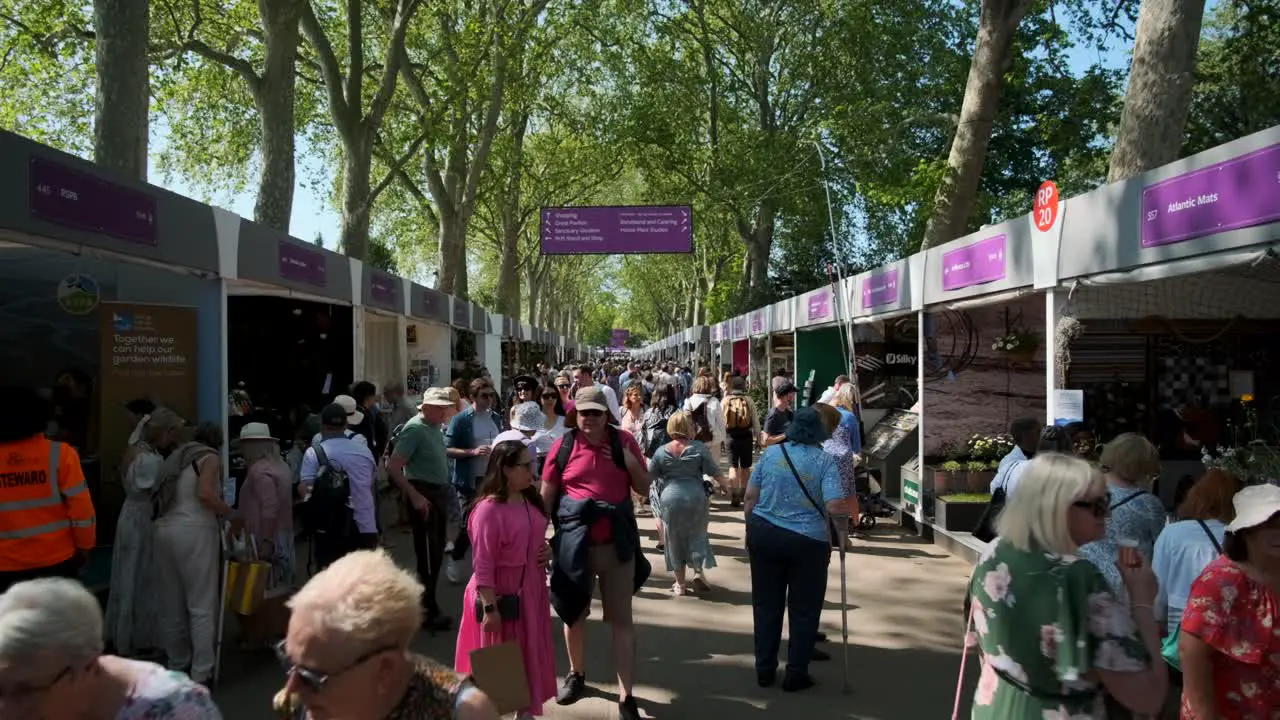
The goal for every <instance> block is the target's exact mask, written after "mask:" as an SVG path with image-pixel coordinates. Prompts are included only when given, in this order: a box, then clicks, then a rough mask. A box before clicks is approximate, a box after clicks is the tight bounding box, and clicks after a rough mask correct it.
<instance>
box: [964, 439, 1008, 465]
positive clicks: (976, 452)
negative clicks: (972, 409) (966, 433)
mask: <svg viewBox="0 0 1280 720" xmlns="http://www.w3.org/2000/svg"><path fill="white" fill-rule="evenodd" d="M1011 452H1013V438H1012V437H1011V436H1009V435H982V434H980V433H978V434H975V435H974V436H973V437H971V438H969V457H971V458H973V459H974V460H987V461H992V462H997V461H999V460H1000V458H1002V457H1004V456H1005V455H1008V454H1009V453H1011Z"/></svg>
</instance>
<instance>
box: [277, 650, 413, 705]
mask: <svg viewBox="0 0 1280 720" xmlns="http://www.w3.org/2000/svg"><path fill="white" fill-rule="evenodd" d="M284 644H285V641H284V640H281V641H280V642H278V643H276V646H275V650H276V659H277V660H279V661H280V667H281V668H282V669H283V670H284V674H285V676H286V677H287V676H289V675H297V676H298V680H300V681H301V682H302V684H303V685H306V686H307V689H308V690H310V691H311V692H313V693H318V692H320V691H321V690H323V689H324V686H325V685H326V684H328V682H329V681H330V680H332V679H333V678H335V677H338V676H339V675H341V674H343V673H346V672H350V671H351V670H354V669H355V668H357V667H359V666H360V665H362V664H364V663H366V662H369V661H370V660H372V659H373V658H375V657H377V656H378V655H381V654H382V653H384V652H391V651H392V650H398V649H399V647H398V646H396V645H384V646H382V647H380V648H378V649H376V650H370V651H369V652H367V653H365V654H363V655H361V656H360V657H358V658H356V659H355V660H353V661H352V662H351V663H350V664H348V665H347V666H346V667H344V668H342V669H341V670H338V671H337V672H331V673H325V672H320V671H319V670H313V669H312V668H309V667H304V666H302V665H298V664H297V663H295V662H294V661H293V660H292V659H291V658H290V657H289V653H288V652H287V651H286V650H285V647H284Z"/></svg>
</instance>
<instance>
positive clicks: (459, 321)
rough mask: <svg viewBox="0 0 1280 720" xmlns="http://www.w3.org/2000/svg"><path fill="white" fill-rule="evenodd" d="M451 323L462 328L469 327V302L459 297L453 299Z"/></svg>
mask: <svg viewBox="0 0 1280 720" xmlns="http://www.w3.org/2000/svg"><path fill="white" fill-rule="evenodd" d="M453 324H454V325H455V326H457V327H460V328H463V329H469V328H470V327H471V303H469V302H467V301H466V300H462V299H461V298H454V299H453Z"/></svg>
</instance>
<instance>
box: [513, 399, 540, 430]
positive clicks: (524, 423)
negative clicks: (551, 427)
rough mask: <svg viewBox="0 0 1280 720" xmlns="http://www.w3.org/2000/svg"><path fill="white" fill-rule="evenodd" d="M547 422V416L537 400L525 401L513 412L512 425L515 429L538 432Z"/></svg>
mask: <svg viewBox="0 0 1280 720" xmlns="http://www.w3.org/2000/svg"><path fill="white" fill-rule="evenodd" d="M546 423H547V416H546V414H545V413H543V412H542V408H540V407H538V403H536V402H523V403H520V404H519V405H517V406H516V409H515V412H513V413H512V414H511V427H512V429H515V430H527V431H528V432H537V431H538V430H541V429H542V428H543V426H545V425H546Z"/></svg>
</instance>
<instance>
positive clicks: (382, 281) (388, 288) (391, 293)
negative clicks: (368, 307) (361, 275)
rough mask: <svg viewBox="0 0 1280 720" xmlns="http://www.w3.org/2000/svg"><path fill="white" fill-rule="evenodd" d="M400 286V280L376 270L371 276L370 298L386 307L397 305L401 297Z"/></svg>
mask: <svg viewBox="0 0 1280 720" xmlns="http://www.w3.org/2000/svg"><path fill="white" fill-rule="evenodd" d="M398 285H400V279H399V278H396V277H393V276H391V275H388V274H386V273H384V272H378V271H377V270H374V271H373V272H372V273H370V274H369V297H371V298H373V299H374V300H376V301H378V302H380V303H384V304H386V305H395V304H396V298H397V297H399V295H400V293H399V292H398V291H397V286H398Z"/></svg>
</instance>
